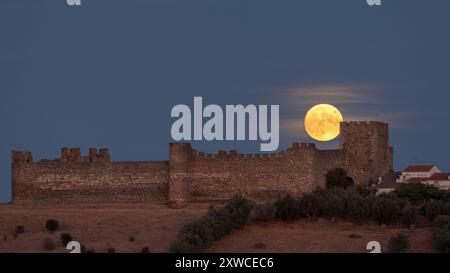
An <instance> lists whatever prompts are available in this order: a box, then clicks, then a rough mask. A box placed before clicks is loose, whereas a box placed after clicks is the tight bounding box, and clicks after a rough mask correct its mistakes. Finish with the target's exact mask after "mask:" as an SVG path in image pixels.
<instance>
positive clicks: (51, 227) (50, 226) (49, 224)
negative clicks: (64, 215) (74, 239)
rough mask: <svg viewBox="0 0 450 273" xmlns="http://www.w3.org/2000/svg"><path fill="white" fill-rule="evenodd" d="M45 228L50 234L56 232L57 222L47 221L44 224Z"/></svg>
mask: <svg viewBox="0 0 450 273" xmlns="http://www.w3.org/2000/svg"><path fill="white" fill-rule="evenodd" d="M45 228H46V229H47V230H48V231H50V232H54V231H57V230H58V229H59V222H58V220H55V219H49V220H47V222H46V223H45Z"/></svg>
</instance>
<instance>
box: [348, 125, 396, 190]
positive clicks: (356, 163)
mask: <svg viewBox="0 0 450 273" xmlns="http://www.w3.org/2000/svg"><path fill="white" fill-rule="evenodd" d="M340 129H341V138H340V141H341V142H340V145H341V149H342V150H343V152H344V157H345V161H346V165H347V166H348V170H347V171H348V175H349V176H350V177H352V178H353V180H354V182H355V184H356V185H362V184H367V183H375V182H377V181H378V180H379V177H383V176H384V175H385V174H387V173H388V172H390V171H392V170H393V150H392V147H390V146H389V126H388V124H387V123H384V122H379V121H370V122H366V121H361V122H356V121H351V122H342V123H341V127H340Z"/></svg>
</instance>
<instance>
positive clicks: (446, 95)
mask: <svg viewBox="0 0 450 273" xmlns="http://www.w3.org/2000/svg"><path fill="white" fill-rule="evenodd" d="M382 2H383V6H381V7H370V6H368V5H367V4H366V2H365V0H348V1H335V0H309V1H300V0H292V1H288V0H284V1H275V0H271V1H269V0H252V1H247V0H216V1H211V0H202V1H198V0H179V1H172V0H82V6H81V7H69V6H68V5H67V4H66V2H65V0H39V1H37V0H2V1H1V2H0V126H1V127H0V128H1V133H2V134H1V142H0V143H1V146H0V202H7V201H9V200H10V190H11V185H10V181H11V178H10V176H11V172H10V153H11V150H12V149H17V150H30V151H32V152H33V155H34V159H35V160H40V159H43V158H56V157H58V156H59V153H60V148H61V147H62V146H72V147H73V146H79V147H81V148H82V149H83V151H84V153H87V149H88V148H89V147H109V148H110V150H111V155H112V158H113V160H144V159H145V160H158V159H167V157H168V154H167V153H168V151H167V150H168V142H169V141H170V140H171V136H170V127H171V125H172V122H173V119H171V118H170V110H171V108H172V106H174V105H176V104H179V103H184V104H190V105H192V102H193V97H194V96H203V100H204V102H205V103H206V104H213V103H214V104H219V105H225V104H279V105H280V117H281V120H280V121H281V131H280V135H281V144H280V150H283V149H286V148H287V147H288V146H290V143H291V142H293V141H297V142H313V140H312V139H310V138H309V137H307V136H306V135H305V132H304V129H303V128H302V123H303V117H304V115H305V113H306V111H307V110H308V109H309V107H311V106H313V105H314V104H316V103H323V102H324V103H331V104H333V105H335V106H337V107H338V108H339V109H341V111H342V113H343V115H344V118H345V119H346V120H376V119H377V115H378V118H379V119H380V120H383V121H387V122H389V124H390V127H391V135H390V137H391V144H392V145H393V146H394V148H395V167H396V169H401V168H403V167H404V166H405V165H408V164H420V163H422V164H436V165H437V166H438V167H439V168H440V169H441V170H443V171H450V161H449V160H448V157H449V155H450V142H449V139H450V126H449V124H450V107H449V105H450V16H448V15H449V14H450V1H448V0H432V1H425V0H420V1H419V0H384V1H382ZM193 145H194V147H196V148H198V149H201V150H204V151H210V152H212V151H215V150H217V149H219V148H225V149H232V148H237V149H239V150H241V151H243V152H248V151H251V152H258V151H259V143H257V142H248V141H247V142H245V141H240V142H214V143H208V142H195V143H193ZM336 145H337V142H336V141H333V142H332V143H327V144H323V143H322V144H319V145H318V146H319V147H321V148H329V147H335V146H336Z"/></svg>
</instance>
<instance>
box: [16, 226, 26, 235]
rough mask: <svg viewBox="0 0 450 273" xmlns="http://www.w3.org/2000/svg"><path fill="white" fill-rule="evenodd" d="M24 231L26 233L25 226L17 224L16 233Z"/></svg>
mask: <svg viewBox="0 0 450 273" xmlns="http://www.w3.org/2000/svg"><path fill="white" fill-rule="evenodd" d="M22 233H25V228H24V227H23V226H17V227H16V234H22Z"/></svg>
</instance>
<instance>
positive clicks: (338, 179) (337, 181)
mask: <svg viewBox="0 0 450 273" xmlns="http://www.w3.org/2000/svg"><path fill="white" fill-rule="evenodd" d="M326 181H327V184H326V186H327V188H328V189H333V188H344V189H346V188H348V187H351V186H353V185H354V182H353V179H352V178H351V177H348V176H347V172H346V171H345V170H344V169H342V168H335V169H333V170H331V171H329V172H327V174H326Z"/></svg>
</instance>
